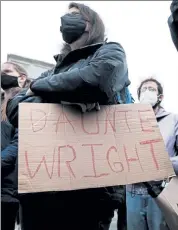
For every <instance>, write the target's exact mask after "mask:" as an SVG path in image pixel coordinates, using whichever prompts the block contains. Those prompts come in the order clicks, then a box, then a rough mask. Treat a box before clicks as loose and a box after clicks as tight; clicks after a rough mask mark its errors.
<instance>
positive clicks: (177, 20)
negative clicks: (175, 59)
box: [168, 0, 178, 51]
mask: <svg viewBox="0 0 178 230" xmlns="http://www.w3.org/2000/svg"><path fill="white" fill-rule="evenodd" d="M170 8H171V16H170V17H169V18H168V25H169V29H170V33H171V37H172V41H173V43H174V45H175V47H176V49H177V51H178V1H175V0H174V1H172V3H171V7H170Z"/></svg>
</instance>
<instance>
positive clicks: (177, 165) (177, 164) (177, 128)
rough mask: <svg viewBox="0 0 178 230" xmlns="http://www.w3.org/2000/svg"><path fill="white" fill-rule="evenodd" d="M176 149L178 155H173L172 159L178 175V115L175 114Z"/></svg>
mask: <svg viewBox="0 0 178 230" xmlns="http://www.w3.org/2000/svg"><path fill="white" fill-rule="evenodd" d="M175 120H176V122H175V140H176V141H175V150H176V156H175V157H171V161H172V164H173V168H174V171H175V173H176V175H178V116H177V115H176V116H175Z"/></svg>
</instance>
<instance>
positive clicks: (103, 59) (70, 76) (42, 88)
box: [31, 43, 129, 97]
mask: <svg viewBox="0 0 178 230" xmlns="http://www.w3.org/2000/svg"><path fill="white" fill-rule="evenodd" d="M127 73H128V70H127V63H126V56H125V53H124V51H123V49H122V47H121V46H120V45H119V44H117V43H109V44H106V45H104V46H102V47H101V48H100V49H99V51H97V52H96V53H95V54H94V56H93V58H92V59H91V61H90V62H89V63H88V65H86V66H84V67H83V68H75V69H72V70H71V71H70V70H69V71H67V72H64V73H59V74H53V75H49V76H48V77H47V78H42V79H37V80H36V81H35V82H33V84H32V85H31V90H32V91H33V92H34V93H35V94H36V95H40V94H42V93H43V94H44V93H45V92H46V93H48V92H53V93H67V92H72V91H75V90H77V89H81V88H82V87H86V88H87V87H88V86H89V87H91V86H93V87H98V88H99V89H100V90H101V91H102V92H104V93H106V95H107V96H108V97H110V96H112V95H113V94H114V93H116V92H119V91H120V90H121V89H122V88H123V87H124V86H125V85H126V84H127V83H128V82H129V80H128V74H127ZM81 96H82V95H81Z"/></svg>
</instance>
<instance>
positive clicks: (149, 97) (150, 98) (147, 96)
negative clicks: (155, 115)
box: [140, 90, 158, 106]
mask: <svg viewBox="0 0 178 230" xmlns="http://www.w3.org/2000/svg"><path fill="white" fill-rule="evenodd" d="M157 102H158V95H157V93H156V92H152V91H149V90H146V91H145V92H142V93H141V95H140V103H142V104H150V105H152V106H155V105H156V103H157Z"/></svg>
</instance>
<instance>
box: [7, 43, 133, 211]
mask: <svg viewBox="0 0 178 230" xmlns="http://www.w3.org/2000/svg"><path fill="white" fill-rule="evenodd" d="M56 62H57V64H56V67H55V68H54V69H52V70H50V71H47V72H45V73H43V74H42V75H41V76H40V77H39V78H38V79H36V80H35V81H34V82H33V83H32V84H31V90H32V92H33V93H34V94H35V96H26V95H25V94H26V91H23V92H22V93H20V94H19V95H17V96H16V97H14V98H13V99H12V100H10V101H9V103H8V106H7V116H8V119H9V120H10V122H11V123H12V124H13V125H14V126H15V127H18V104H19V103H22V102H29V103H35V102H36V103H44V102H45V103H61V101H67V102H77V103H96V102H97V103H99V104H103V105H109V104H117V103H119V99H118V93H119V94H120V98H121V99H122V102H123V103H125V101H126V98H125V89H126V87H127V86H128V85H129V84H130V81H129V79H128V69H127V62H126V55H125V52H124V50H123V48H122V47H121V45H120V44H118V43H99V44H94V45H90V46H87V47H83V48H81V49H78V50H74V51H71V52H70V53H68V54H67V55H66V56H65V57H62V56H61V55H58V56H56ZM122 190H123V189H122ZM58 193H59V194H61V195H62V197H63V196H64V197H65V196H66V199H67V197H68V196H70V197H71V196H72V197H73V198H74V199H77V198H80V197H82V196H84V197H87V199H88V200H89V199H97V200H104V201H105V202H107V204H108V205H110V204H113V207H115V208H118V206H119V203H120V202H123V200H124V194H123V192H122V191H120V188H119V187H118V186H115V187H107V188H96V189H86V190H83V191H82V190H81V191H71V192H58ZM49 194H54V192H53V193H48V195H49ZM65 194H66V195H65ZM69 194H70V195H69ZM32 195H34V194H32ZM43 195H44V194H43ZM44 196H46V195H44Z"/></svg>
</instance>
